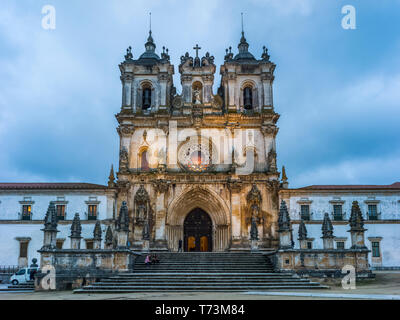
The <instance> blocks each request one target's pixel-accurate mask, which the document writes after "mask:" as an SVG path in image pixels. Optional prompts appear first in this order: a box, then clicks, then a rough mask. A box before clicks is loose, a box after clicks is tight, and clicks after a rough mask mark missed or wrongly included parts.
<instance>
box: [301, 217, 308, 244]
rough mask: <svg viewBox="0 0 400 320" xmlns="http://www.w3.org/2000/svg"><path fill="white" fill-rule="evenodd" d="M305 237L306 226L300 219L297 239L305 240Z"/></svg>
mask: <svg viewBox="0 0 400 320" xmlns="http://www.w3.org/2000/svg"><path fill="white" fill-rule="evenodd" d="M306 239H307V228H306V225H305V223H304V221H303V219H301V221H300V225H299V240H306Z"/></svg>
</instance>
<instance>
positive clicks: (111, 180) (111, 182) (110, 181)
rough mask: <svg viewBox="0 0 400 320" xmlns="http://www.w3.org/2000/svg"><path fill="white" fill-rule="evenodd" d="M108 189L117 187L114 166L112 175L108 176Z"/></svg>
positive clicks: (111, 171)
mask: <svg viewBox="0 0 400 320" xmlns="http://www.w3.org/2000/svg"><path fill="white" fill-rule="evenodd" d="M108 187H109V188H113V187H115V176H114V166H113V165H111V170H110V175H109V176H108Z"/></svg>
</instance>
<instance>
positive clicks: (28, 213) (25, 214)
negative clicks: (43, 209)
mask: <svg viewBox="0 0 400 320" xmlns="http://www.w3.org/2000/svg"><path fill="white" fill-rule="evenodd" d="M22 220H32V206H31V205H30V204H24V205H23V206H22Z"/></svg>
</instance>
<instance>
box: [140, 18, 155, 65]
mask: <svg viewBox="0 0 400 320" xmlns="http://www.w3.org/2000/svg"><path fill="white" fill-rule="evenodd" d="M144 47H145V48H146V51H145V52H144V53H143V54H142V55H141V56H140V58H139V60H142V59H156V60H160V57H159V56H158V55H157V54H156V53H155V50H156V44H155V43H154V40H153V36H152V31H151V12H150V28H149V36H148V37H147V42H146V43H145V45H144Z"/></svg>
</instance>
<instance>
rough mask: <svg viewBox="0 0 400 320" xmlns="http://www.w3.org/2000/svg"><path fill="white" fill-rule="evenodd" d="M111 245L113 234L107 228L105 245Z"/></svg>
mask: <svg viewBox="0 0 400 320" xmlns="http://www.w3.org/2000/svg"><path fill="white" fill-rule="evenodd" d="M112 243H113V233H112V230H111V227H110V226H108V227H107V231H106V245H111V244H112Z"/></svg>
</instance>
